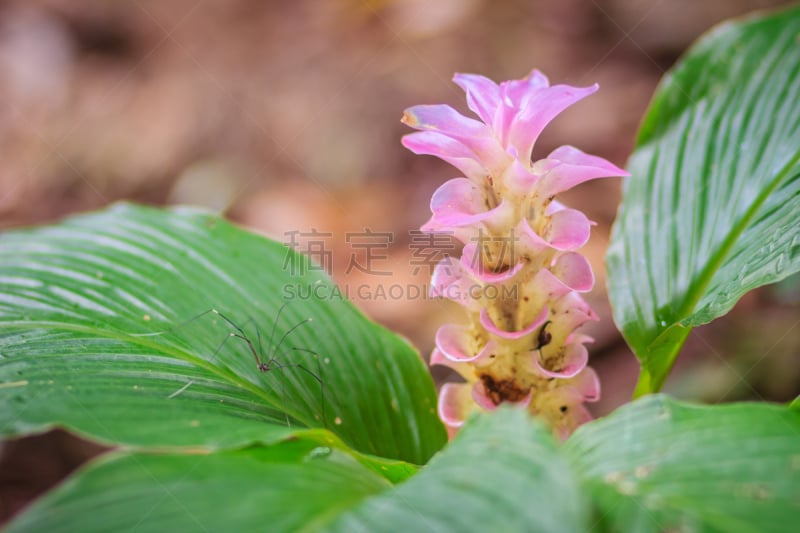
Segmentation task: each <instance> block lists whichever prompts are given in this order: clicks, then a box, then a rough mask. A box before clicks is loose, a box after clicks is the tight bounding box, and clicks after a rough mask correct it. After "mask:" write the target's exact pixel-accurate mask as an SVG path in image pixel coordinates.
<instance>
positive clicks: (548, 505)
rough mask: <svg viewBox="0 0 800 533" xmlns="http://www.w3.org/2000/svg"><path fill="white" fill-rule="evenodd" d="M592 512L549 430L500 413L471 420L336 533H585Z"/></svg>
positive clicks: (347, 517) (517, 414) (342, 520)
mask: <svg viewBox="0 0 800 533" xmlns="http://www.w3.org/2000/svg"><path fill="white" fill-rule="evenodd" d="M586 524H587V509H586V506H585V502H584V500H583V499H582V497H581V496H580V494H579V492H578V484H577V481H576V478H575V475H574V473H573V471H572V470H571V469H570V468H569V465H568V464H567V462H566V461H565V460H564V458H563V457H561V456H559V454H558V450H557V448H556V445H555V442H554V440H553V437H552V434H551V432H550V430H549V429H547V428H545V427H544V426H543V425H541V424H539V423H538V422H533V421H531V419H530V418H529V417H528V416H527V415H526V414H525V413H524V412H522V411H519V410H515V409H512V408H501V409H499V410H498V412H496V413H493V414H491V415H482V416H480V417H475V418H473V419H472V420H470V421H469V422H468V423H467V425H466V426H465V427H464V428H463V429H462V430H461V431H460V432H459V434H458V436H457V437H456V438H455V440H454V441H453V442H452V443H451V444H450V446H448V447H447V448H445V450H444V451H443V452H442V453H441V454H440V455H439V456H437V457H434V459H433V460H432V461H431V462H430V464H428V465H427V466H426V467H425V468H424V469H422V470H421V471H420V472H419V473H418V474H417V475H415V476H414V477H412V478H411V479H409V480H408V481H406V482H405V483H403V484H402V485H400V486H399V487H397V488H395V489H393V490H391V491H388V492H385V493H383V494H381V495H378V496H373V497H371V498H369V499H367V500H365V501H364V503H363V504H361V505H360V506H358V507H357V508H356V509H354V510H352V511H349V512H347V513H344V514H342V515H341V516H340V517H339V520H338V521H337V522H336V523H335V524H334V526H333V527H332V528H331V529H332V530H334V531H437V532H444V531H454V532H456V531H537V532H546V531H552V532H559V533H561V532H570V531H585V530H586V529H587V528H586Z"/></svg>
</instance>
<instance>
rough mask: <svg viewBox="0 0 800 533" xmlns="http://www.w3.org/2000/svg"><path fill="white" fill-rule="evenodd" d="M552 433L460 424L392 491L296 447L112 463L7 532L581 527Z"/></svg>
mask: <svg viewBox="0 0 800 533" xmlns="http://www.w3.org/2000/svg"><path fill="white" fill-rule="evenodd" d="M586 526H587V508H586V505H585V502H584V501H583V500H582V499H581V498H580V496H579V494H578V484H577V481H576V479H575V476H574V474H573V473H572V471H571V470H570V469H569V467H568V465H567V463H566V461H565V460H564V458H563V457H559V455H558V453H557V449H556V445H555V443H554V441H553V438H552V436H551V434H550V431H549V430H548V429H546V428H544V427H543V426H541V425H540V424H538V423H535V422H533V421H531V420H530V419H529V418H528V417H527V415H526V414H525V413H523V412H521V411H517V410H512V409H500V410H498V412H497V413H493V414H490V415H483V416H481V417H477V418H474V419H472V420H471V421H469V422H468V423H467V424H466V425H465V427H464V428H463V429H462V431H461V432H460V433H459V435H458V436H457V437H456V439H455V440H454V441H453V442H452V443H451V444H450V445H449V446H448V447H447V448H445V449H444V450H443V451H442V452H441V453H440V455H438V456H437V457H435V458H434V459H433V460H432V461H431V463H430V464H429V465H428V466H427V467H425V469H424V470H422V471H421V472H420V473H419V474H417V475H416V476H414V477H412V478H411V479H409V480H408V481H406V482H405V483H403V484H402V485H400V486H398V487H393V486H392V485H391V484H389V483H388V482H387V481H386V480H385V479H383V478H382V477H380V476H377V475H376V474H375V473H374V472H371V471H369V470H367V469H366V468H364V467H363V466H362V465H360V464H358V463H357V462H355V461H353V459H352V458H351V457H350V456H348V455H345V454H341V453H339V452H337V451H336V450H330V449H328V448H324V447H319V446H317V445H316V444H315V443H313V442H310V441H305V440H297V441H292V442H284V443H281V444H279V445H275V446H270V447H267V448H265V447H257V448H253V449H248V450H237V451H226V452H220V453H215V454H211V455H200V456H192V455H177V454H170V455H146V454H116V455H112V456H110V457H108V458H106V459H101V460H100V461H97V462H95V463H93V464H91V465H90V466H89V467H88V468H85V469H83V470H82V471H80V472H79V473H78V474H77V475H75V476H73V477H72V478H71V479H70V480H68V481H67V482H66V483H65V484H63V485H62V486H60V487H58V488H57V489H56V490H54V491H53V492H51V493H50V494H48V495H47V496H45V497H44V498H43V499H42V500H40V501H39V502H37V503H36V504H34V505H33V506H32V507H31V508H29V509H28V510H27V511H26V512H24V513H22V514H21V515H20V516H19V517H17V519H16V520H15V521H14V522H13V523H12V524H11V526H10V528H9V530H8V531H9V533H12V532H21V531H129V530H132V529H135V530H136V531H189V530H201V531H202V530H207V531H276V532H280V531H316V530H320V529H322V530H325V531H437V532H447V531H453V532H457V531H537V532H548V531H552V532H558V533H561V532H571V531H575V532H580V531H585V530H586V529H587V527H586Z"/></svg>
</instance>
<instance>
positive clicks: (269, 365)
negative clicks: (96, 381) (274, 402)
mask: <svg viewBox="0 0 800 533" xmlns="http://www.w3.org/2000/svg"><path fill="white" fill-rule="evenodd" d="M288 304H289V302H286V303H284V304H283V305H282V306H281V307H280V308H279V309H278V313H277V314H276V315H275V320H274V321H273V323H272V330H271V332H270V337H269V341H268V342H267V346H268V350H269V351H268V352H267V353H265V352H264V345H263V339H262V336H261V330H260V329H259V327H258V324H257V323H256V322H255V319H253V318H252V317H251V318H250V319H249V320H248V321H247V322H245V323H244V324H243V326H244V325H246V324H247V323H249V322H253V325H254V326H255V328H256V336H257V343H258V349H256V344H254V343H253V341H252V339H251V338H250V337H248V335H247V333H246V332H245V330H244V328H243V327H242V326H240V325H238V324H237V323H236V322H234V321H233V320H232V319H230V318H228V317H227V316H225V315H224V314H223V313H221V312H220V311H218V310H217V309H209V310H207V311H203V312H202V313H200V314H199V315H196V316H194V317H192V318H190V319H189V320H187V321H185V322H183V323H182V324H179V325H178V326H176V327H174V328H171V329H169V330H167V331H161V332H158V333H140V334H133V336H135V337H150V336H157V335H163V334H165V333H169V332H171V331H176V330H177V329H180V328H182V327H184V326H186V325H188V324H190V323H191V322H194V321H195V320H198V319H200V318H202V317H204V316H205V315H208V314H209V313H213V314H215V315H217V316H218V317H220V318H221V319H222V320H224V321H225V322H226V323H227V324H228V325H229V326H230V327H231V328H233V329H234V331H231V332H230V333H228V335H227V336H226V337H225V339H224V340H223V341H222V342H221V343H220V344H219V346H217V348H216V350H214V353H213V354H212V356H211V360H212V361H213V360H214V359H215V358H216V357H217V355H218V354H219V353H220V351H221V350H222V348H223V347H224V346H225V344H226V343H227V342H228V341H229V340H230V339H231V338H237V339H240V340H241V341H243V342H244V343H245V345H246V346H247V348H248V350H249V351H250V354H252V356H253V359H254V360H255V363H256V368H257V369H258V370H259V371H261V372H263V373H265V374H266V373H268V372H272V371H273V370H281V371H283V370H286V369H289V368H296V369H298V370H301V371H303V372H304V373H306V374H307V375H308V376H310V377H311V378H313V379H314V381H316V382H317V383H318V384H319V387H320V400H321V417H322V424H323V426H325V427H326V428H327V427H328V424H327V420H326V418H325V382H324V381H323V380H322V377H321V375H320V374H321V373H322V367H321V365H320V362H319V354H318V353H317V352H315V351H313V350H309V349H307V348H297V347H291V348H289V350H290V351H295V352H304V353H308V354H311V355H313V356H314V358H315V359H317V366H318V370H319V374H316V373H314V372H313V371H311V370H309V369H308V367H306V366H305V365H303V364H301V363H284V362H281V361H280V360H279V359H278V357H279V356H281V355H283V354H280V353H278V350H280V348H281V346H282V345H283V342H284V341H285V340H286V339H287V338H288V337H289V335H291V334H292V333H293V332H294V331H296V330H297V329H298V328H299V327H301V326H303V325H304V324H308V323H310V322H312V319H311V318H310V317H309V318H306V319H304V320H302V321H300V322H298V323H297V324H295V325H294V326H292V327H291V328H289V329H288V330H286V331H285V332H284V333H283V335H281V338H280V339H279V340H278V342H277V344H273V340H274V338H275V333H276V331H277V327H278V322H279V321H280V317H281V313H282V312H283V310H284V309H285V308H286V306H287V305H288ZM284 353H285V352H284ZM190 384H191V382H190V383H189V384H187V385H186V386H184V387H183V388H182V389H181V390H180V391H179V392H183V391H184V390H185V389H186V388H188V386H189V385H190ZM281 389H282V391H283V392H282V395H283V398H284V409H283V414H284V416H285V417H286V425H287V426H289V427H291V425H292V424H291V422H290V421H289V414H288V413H287V412H286V409H285V403H286V385H285V383H283V381H281ZM175 395H177V394H173V396H175ZM173 396H170V398H172V397H173Z"/></svg>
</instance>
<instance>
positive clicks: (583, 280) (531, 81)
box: [403, 70, 628, 439]
mask: <svg viewBox="0 0 800 533" xmlns="http://www.w3.org/2000/svg"><path fill="white" fill-rule="evenodd" d="M453 81H454V82H455V83H456V84H457V85H458V86H459V87H461V88H462V89H463V90H464V92H465V93H466V97H467V106H468V107H469V109H470V110H471V111H472V112H473V113H475V115H476V116H477V118H468V117H465V116H463V115H461V114H460V113H458V112H457V111H456V110H455V109H453V108H452V107H450V106H448V105H420V106H415V107H412V108H410V109H408V110H406V112H405V114H404V116H403V122H404V123H405V124H407V125H408V126H410V127H412V128H415V129H417V130H420V131H418V132H417V133H411V134H409V135H406V136H405V137H404V138H403V145H404V146H405V147H406V148H408V149H409V150H411V151H412V152H414V153H416V154H426V155H434V156H437V157H439V158H441V159H443V160H444V161H446V162H448V163H450V164H451V165H453V166H454V167H456V168H457V169H458V170H459V171H460V172H461V173H462V174H463V176H464V177H459V178H454V179H451V180H450V181H448V182H446V183H445V184H444V185H442V186H441V187H439V189H438V190H437V191H436V192H435V193H434V195H433V199H432V200H431V211H432V217H431V219H430V220H429V221H428V222H427V223H426V224H425V225H424V226H423V227H422V230H423V231H428V232H434V233H435V232H446V233H450V234H452V235H454V236H455V237H456V238H457V239H459V240H460V241H462V242H463V243H464V248H463V252H462V256H461V258H460V260H453V259H452V258H446V259H444V260H442V261H441V262H440V263H439V264H438V265H437V267H436V269H435V271H434V274H433V279H432V282H431V294H432V295H434V296H440V297H445V298H449V299H451V300H453V301H455V302H457V303H459V304H461V305H462V306H463V307H464V309H465V311H466V313H467V317H468V322H467V324H466V325H444V326H442V327H441V328H439V331H438V332H437V334H436V348H435V349H434V352H433V354H432V355H431V364H443V365H447V366H449V367H451V368H453V369H454V370H456V371H457V372H458V373H459V374H460V375H461V376H462V377H463V378H464V380H465V381H466V383H458V384H456V383H448V384H445V385H444V386H443V387H442V390H441V392H440V395H439V416H440V417H441V419H442V421H443V422H444V423H445V425H447V427H448V429H449V431H450V434H451V435H453V434H454V433H455V432H456V431H457V430H458V428H459V427H460V426H461V425H462V424H463V421H464V419H465V418H466V417H467V416H468V415H469V413H470V412H471V411H474V410H489V411H491V410H494V409H495V408H496V407H497V405H498V404H500V403H509V404H513V405H516V406H517V407H519V408H521V409H525V410H527V411H528V412H530V413H531V414H532V415H534V416H538V417H540V418H542V419H544V420H545V421H546V422H547V423H549V424H550V426H551V427H552V428H553V431H554V433H555V434H556V435H557V436H559V437H560V438H562V439H565V438H567V437H568V436H569V435H570V434H571V433H572V431H574V430H575V428H576V427H577V426H578V425H580V424H582V423H584V422H586V421H588V420H591V415H590V414H589V412H588V411H587V410H586V408H585V407H584V406H583V403H584V402H593V401H597V399H598V398H599V397H600V383H599V381H598V379H597V374H595V372H594V370H592V369H591V368H590V367H588V366H587V362H588V350H587V349H586V346H585V344H586V343H588V342H592V339H591V338H590V337H588V336H586V335H584V334H582V333H579V332H577V331H576V330H577V328H579V327H580V326H581V325H583V324H584V323H586V322H587V321H589V320H596V319H597V317H596V315H595V314H594V312H593V311H592V309H591V308H590V307H589V306H588V305H587V303H586V302H585V300H584V299H583V298H582V297H581V296H580V294H579V293H582V292H586V291H589V290H591V288H592V286H593V285H594V275H593V274H592V269H591V267H590V265H589V262H588V261H587V260H586V258H585V257H583V256H582V255H580V254H579V253H578V252H577V251H576V250H578V249H579V248H580V247H582V246H583V245H584V244H586V242H587V241H588V239H589V232H590V229H591V226H592V225H593V222H591V221H590V220H589V219H588V218H587V217H586V215H584V214H583V213H581V212H580V211H577V210H575V209H570V208H568V207H566V206H565V205H563V204H561V203H560V202H558V201H556V200H555V199H554V197H555V195H557V194H558V193H561V192H564V191H566V190H568V189H570V188H572V187H574V186H576V185H578V184H580V183H583V182H585V181H588V180H592V179H596V178H605V177H613V176H627V175H628V173H627V172H625V171H624V170H623V169H621V168H619V167H617V166H616V165H614V164H612V163H610V162H608V161H606V160H605V159H602V158H600V157H597V156H593V155H589V154H586V153H584V152H582V151H580V150H578V149H577V148H574V147H572V146H562V147H560V148H557V149H555V150H553V152H551V153H550V154H549V155H548V156H547V157H546V158H544V159H541V160H538V161H532V160H531V153H532V150H533V145H534V144H535V143H536V140H537V139H538V137H539V135H540V134H541V132H542V130H543V129H544V128H545V126H547V124H548V123H549V122H550V121H551V120H553V119H554V118H555V117H556V116H557V115H558V114H559V113H561V112H562V111H563V110H564V109H566V108H567V107H569V106H570V105H572V104H574V103H576V102H578V101H579V100H581V99H583V98H585V97H587V96H589V95H590V94H593V93H594V92H596V91H597V90H598V86H597V85H596V84H595V85H591V86H589V87H571V86H569V85H550V82H549V80H548V79H547V77H546V76H545V75H544V74H542V73H541V72H539V71H538V70H534V71H532V72H531V73H530V74H529V75H528V76H527V77H525V78H523V79H520V80H511V81H505V82H502V83H500V84H497V83H495V82H494V81H492V80H490V79H489V78H486V77H484V76H480V75H476V74H456V75H455V76H454V77H453ZM501 289H502V290H501Z"/></svg>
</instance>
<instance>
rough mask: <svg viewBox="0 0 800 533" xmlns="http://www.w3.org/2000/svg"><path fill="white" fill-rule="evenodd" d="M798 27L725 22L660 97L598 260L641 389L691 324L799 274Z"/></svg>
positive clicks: (788, 18)
mask: <svg viewBox="0 0 800 533" xmlns="http://www.w3.org/2000/svg"><path fill="white" fill-rule="evenodd" d="M799 35H800V8H792V9H787V10H785V11H781V12H778V13H774V14H770V15H767V16H764V17H754V18H749V19H744V20H740V21H735V22H731V23H727V24H724V25H722V26H720V27H718V28H717V29H716V30H714V31H713V32H711V33H710V34H709V35H707V36H706V37H705V38H703V39H702V40H701V41H700V42H699V43H698V44H697V45H695V46H694V47H693V48H692V49H691V50H690V52H689V53H688V55H687V56H686V57H684V58H683V59H682V60H681V61H680V62H679V63H678V65H677V66H676V67H675V68H674V69H673V70H672V71H671V72H670V73H669V74H668V75H667V76H666V77H665V78H664V80H663V81H662V83H661V85H660V86H659V88H658V90H657V91H656V95H655V97H654V99H653V102H652V103H651V105H650V109H649V110H648V112H647V115H646V116H645V119H644V122H643V124H642V127H641V131H640V132H639V137H638V139H637V144H636V149H635V151H634V154H633V156H632V157H631V159H630V162H629V164H628V170H630V172H631V175H632V176H631V177H630V178H629V179H627V181H626V183H625V190H624V195H623V204H622V209H621V210H620V213H619V216H618V218H617V222H616V224H615V226H614V230H613V236H612V243H611V246H610V248H609V252H608V258H607V263H608V273H609V292H610V297H611V301H612V303H613V306H614V318H615V320H616V322H617V324H618V325H619V327H620V329H621V330H622V332H623V334H624V335H625V338H626V340H627V341H628V343H629V344H630V346H631V347H632V348H633V350H634V352H635V353H636V355H637V357H639V359H640V361H641V364H642V373H641V376H640V380H639V385H638V387H637V394H644V393H648V392H653V391H656V390H658V389H659V388H660V387H661V386H662V384H663V382H664V380H665V378H666V376H667V374H668V373H669V370H670V369H671V368H672V365H673V363H674V361H675V358H676V357H677V354H678V351H679V350H680V347H681V345H682V344H683V342H684V340H685V339H686V336H687V335H688V334H689V332H690V331H691V328H693V327H695V326H698V325H700V324H704V323H707V322H710V321H711V320H713V319H714V318H716V317H719V316H721V315H724V314H725V313H727V312H728V310H730V308H731V307H732V306H733V305H734V304H735V303H736V301H737V300H738V299H739V298H741V297H742V295H743V294H745V293H746V292H747V291H749V290H751V289H753V288H755V287H759V286H761V285H765V284H768V283H773V282H776V281H779V280H781V279H783V278H785V277H787V276H788V275H790V274H792V273H793V272H796V271H797V270H798V269H800V236H799V235H800V224H798V213H800V105H798V102H800V38H798V36H799Z"/></svg>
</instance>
